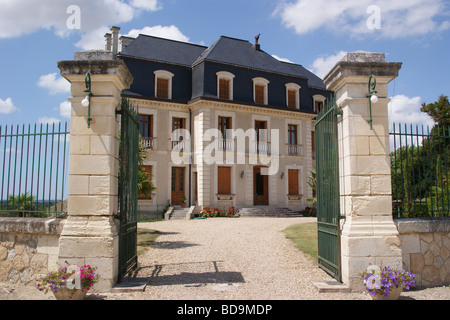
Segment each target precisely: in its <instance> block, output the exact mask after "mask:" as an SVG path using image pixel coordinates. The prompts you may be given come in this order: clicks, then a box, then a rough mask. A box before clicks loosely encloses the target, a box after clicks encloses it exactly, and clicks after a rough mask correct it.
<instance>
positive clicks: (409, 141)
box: [390, 124, 450, 218]
mask: <svg viewBox="0 0 450 320" xmlns="http://www.w3.org/2000/svg"><path fill="white" fill-rule="evenodd" d="M390 138H391V147H393V150H392V152H391V174H392V176H391V183H392V199H393V205H392V209H393V215H394V217H395V218H411V217H439V216H450V186H449V185H448V181H449V176H450V166H449V163H450V127H448V126H445V127H444V126H443V127H439V126H435V127H433V128H432V130H430V129H429V128H428V127H427V129H426V130H425V129H424V127H423V126H421V127H419V126H417V125H416V126H412V125H409V126H408V125H406V124H403V125H402V124H394V125H393V127H392V131H391V132H390Z"/></svg>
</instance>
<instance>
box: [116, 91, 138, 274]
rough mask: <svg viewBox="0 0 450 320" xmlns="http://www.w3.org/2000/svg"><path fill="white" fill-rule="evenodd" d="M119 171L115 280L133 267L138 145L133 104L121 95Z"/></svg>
mask: <svg viewBox="0 0 450 320" xmlns="http://www.w3.org/2000/svg"><path fill="white" fill-rule="evenodd" d="M117 112H118V113H120V115H121V127H120V147H119V158H120V173H119V214H118V218H119V220H120V230H119V281H120V280H121V279H122V278H123V277H124V276H125V275H126V274H127V273H128V272H130V271H132V270H134V269H135V268H136V267H137V220H138V219H137V209H138V191H137V188H138V151H139V150H138V148H139V118H138V111H137V107H134V106H133V105H131V104H130V103H129V101H128V100H127V99H125V98H122V104H121V109H120V110H118V111H117Z"/></svg>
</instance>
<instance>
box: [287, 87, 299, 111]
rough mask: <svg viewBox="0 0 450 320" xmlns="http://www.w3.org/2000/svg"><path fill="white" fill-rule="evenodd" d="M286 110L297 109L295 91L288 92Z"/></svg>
mask: <svg viewBox="0 0 450 320" xmlns="http://www.w3.org/2000/svg"><path fill="white" fill-rule="evenodd" d="M288 108H289V109H296V108H297V92H296V91H295V90H288Z"/></svg>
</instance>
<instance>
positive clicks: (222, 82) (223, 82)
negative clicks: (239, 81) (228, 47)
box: [216, 71, 234, 100]
mask: <svg viewBox="0 0 450 320" xmlns="http://www.w3.org/2000/svg"><path fill="white" fill-rule="evenodd" d="M216 75H217V98H219V99H222V100H233V79H234V74H232V73H230V72H227V71H219V72H217V73H216Z"/></svg>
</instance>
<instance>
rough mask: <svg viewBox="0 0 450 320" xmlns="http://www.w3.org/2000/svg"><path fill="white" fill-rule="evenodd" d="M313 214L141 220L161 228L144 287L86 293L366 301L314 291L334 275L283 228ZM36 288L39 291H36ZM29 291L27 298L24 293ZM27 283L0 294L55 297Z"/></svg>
mask: <svg viewBox="0 0 450 320" xmlns="http://www.w3.org/2000/svg"><path fill="white" fill-rule="evenodd" d="M312 221H315V218H238V219H229V218H214V219H205V220H190V221H186V220H173V221H161V222H154V223H140V224H139V227H140V228H147V229H156V230H158V231H160V232H161V235H160V236H159V237H158V239H157V241H156V242H155V243H154V245H153V246H152V247H151V248H150V249H149V250H148V251H147V252H146V253H145V254H143V255H142V256H141V257H140V258H139V266H140V267H139V270H138V272H137V276H138V277H143V278H150V282H149V285H147V287H146V289H145V291H144V292H130V293H106V294H103V293H102V294H93V293H92V294H89V295H88V298H89V299H106V300H119V299H120V300H127V299H133V300H306V299H308V300H343V299H346V300H367V299H370V297H369V295H368V294H366V293H341V292H332V293H319V292H318V290H317V289H316V288H315V287H314V286H313V285H312V283H311V280H331V278H330V277H329V276H328V275H327V274H326V273H325V272H324V271H322V270H321V269H320V268H318V267H317V263H315V262H313V261H311V260H310V259H308V258H307V257H306V256H305V255H304V254H303V253H302V252H300V251H298V250H297V249H296V248H295V247H294V246H293V244H292V243H291V242H290V241H289V240H287V239H286V238H285V236H284V233H283V232H282V231H283V230H284V229H285V228H287V227H288V226H290V225H292V224H297V223H307V222H312ZM37 293H38V294H37ZM27 294H28V295H27ZM40 294H41V293H39V292H37V291H36V289H34V288H32V286H28V287H25V288H24V287H20V286H13V285H8V284H0V300H1V299H53V296H52V295H50V294H49V295H47V296H45V295H40ZM401 299H420V300H436V299H440V300H450V288H449V287H448V286H447V287H440V288H431V289H426V290H416V291H410V292H403V293H402V297H401Z"/></svg>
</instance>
